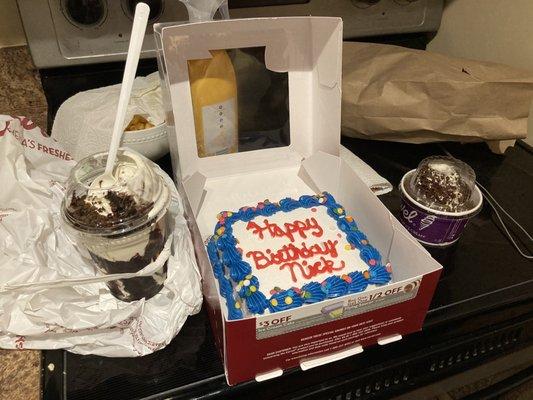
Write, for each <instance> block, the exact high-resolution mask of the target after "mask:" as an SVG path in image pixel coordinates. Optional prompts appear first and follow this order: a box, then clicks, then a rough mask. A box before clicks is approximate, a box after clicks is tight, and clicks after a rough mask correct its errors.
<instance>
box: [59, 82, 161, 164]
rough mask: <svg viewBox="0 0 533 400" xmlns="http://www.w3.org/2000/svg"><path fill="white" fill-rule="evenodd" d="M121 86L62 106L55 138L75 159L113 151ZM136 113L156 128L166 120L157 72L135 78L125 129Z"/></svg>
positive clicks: (79, 95)
mask: <svg viewBox="0 0 533 400" xmlns="http://www.w3.org/2000/svg"><path fill="white" fill-rule="evenodd" d="M120 86H121V84H118V85H113V86H106V87H102V88H98V89H92V90H88V91H85V92H80V93H77V94H75V95H74V96H72V97H71V98H69V99H67V100H66V101H65V102H64V103H63V104H61V106H60V107H59V110H58V111H57V114H56V117H55V120H54V125H53V127H52V138H53V139H55V140H57V141H58V142H59V143H61V146H62V147H63V149H65V150H66V151H68V152H69V153H70V155H71V156H72V157H73V158H74V159H76V160H80V159H82V158H83V157H85V156H87V155H89V154H94V153H98V152H101V151H106V150H107V149H108V148H109V143H110V141H111V132H112V131H113V124H114V122H115V113H116V110H117V104H118V98H119V94H120ZM135 114H139V115H142V116H144V117H145V118H146V119H147V120H148V121H150V122H151V123H152V124H154V125H159V124H162V123H163V122H164V121H165V114H164V111H163V103H162V99H161V86H160V80H159V75H158V73H157V72H154V73H152V74H150V75H148V76H146V77H142V76H141V77H138V78H135V81H134V83H133V89H132V94H131V99H130V103H129V105H128V111H127V113H126V119H125V125H124V128H126V126H127V125H128V123H129V122H130V121H131V119H132V118H133V116H134V115H135Z"/></svg>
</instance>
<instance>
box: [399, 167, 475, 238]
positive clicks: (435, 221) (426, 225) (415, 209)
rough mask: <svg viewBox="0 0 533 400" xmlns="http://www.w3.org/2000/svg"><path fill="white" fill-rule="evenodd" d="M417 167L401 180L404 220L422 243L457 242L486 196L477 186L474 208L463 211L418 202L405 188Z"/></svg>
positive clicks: (402, 221)
mask: <svg viewBox="0 0 533 400" xmlns="http://www.w3.org/2000/svg"><path fill="white" fill-rule="evenodd" d="M415 172H416V170H415V169H413V170H411V171H409V172H408V173H406V174H405V175H404V176H403V178H402V181H401V182H400V187H399V189H400V201H401V205H400V212H401V215H400V222H401V223H402V225H403V226H404V227H405V228H406V229H407V230H408V231H409V233H410V234H411V235H413V236H414V237H415V238H416V239H417V240H418V241H419V242H420V243H422V244H423V245H426V246H434V247H445V246H449V245H451V244H453V243H455V242H456V241H457V240H458V239H459V237H460V236H461V234H462V233H463V230H464V229H465V226H466V224H467V223H468V221H469V220H470V218H472V217H474V216H475V215H476V214H477V213H478V212H479V211H480V210H481V206H482V204H483V196H482V194H481V191H480V190H479V188H478V187H477V186H474V193H472V204H473V206H472V208H471V209H469V210H466V211H461V212H446V211H438V210H432V209H431V208H429V207H426V206H424V205H422V204H420V203H419V202H418V201H416V200H415V199H414V198H413V197H411V196H410V195H409V193H408V192H407V190H405V185H407V183H408V182H409V180H410V179H411V177H412V175H413V174H414V173H415Z"/></svg>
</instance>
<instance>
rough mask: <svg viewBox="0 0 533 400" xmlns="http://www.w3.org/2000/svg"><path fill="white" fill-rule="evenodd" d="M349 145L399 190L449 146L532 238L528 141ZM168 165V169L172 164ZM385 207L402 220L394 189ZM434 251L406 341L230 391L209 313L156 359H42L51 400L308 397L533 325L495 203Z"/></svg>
mask: <svg viewBox="0 0 533 400" xmlns="http://www.w3.org/2000/svg"><path fill="white" fill-rule="evenodd" d="M343 143H344V145H345V146H346V147H348V148H349V149H351V150H352V151H354V152H355V153H356V154H358V155H359V156H360V157H361V158H363V159H364V160H365V161H367V162H368V163H369V164H370V165H371V166H372V167H374V168H375V169H376V171H377V172H378V173H380V174H381V175H383V176H384V177H386V178H387V179H389V181H390V182H391V183H393V184H394V185H397V184H398V182H399V181H400V178H401V176H402V175H403V174H404V173H405V172H406V171H408V170H410V169H412V168H415V167H416V165H417V164H418V162H419V161H420V160H421V159H423V158H424V157H426V156H429V155H434V154H443V150H442V149H443V146H444V147H445V148H446V149H447V150H448V151H450V152H451V153H452V154H453V155H454V156H456V157H458V158H460V159H462V160H464V161H466V162H467V163H469V164H470V165H471V166H472V167H473V168H474V170H475V171H476V174H477V176H478V181H479V182H480V183H482V184H483V185H484V186H485V187H486V188H487V189H489V191H490V192H491V193H492V194H493V196H494V197H495V198H496V199H498V201H499V202H500V203H501V204H502V206H503V207H504V208H505V209H506V210H507V211H508V212H509V213H510V214H511V215H513V216H514V217H515V218H516V219H518V220H519V221H520V222H521V224H522V225H523V226H524V228H525V229H526V230H528V231H529V232H531V231H532V230H533V213H532V212H531V204H533V187H532V185H531V183H532V182H533V179H532V175H533V157H532V154H531V148H530V147H528V146H527V145H525V144H523V143H521V144H517V146H515V147H514V148H510V149H508V150H507V152H506V154H505V155H504V156H500V155H495V154H492V153H491V152H490V151H489V150H488V149H487V147H486V146H485V145H484V144H469V145H459V144H453V143H445V144H443V145H437V144H429V145H409V144H398V143H387V142H370V141H364V140H356V139H348V138H344V139H343ZM161 165H162V166H163V167H164V168H167V169H168V168H169V165H170V163H169V160H168V158H165V159H163V160H161ZM380 199H381V200H382V201H383V202H384V204H385V205H386V206H387V207H388V208H389V209H390V210H391V212H392V213H394V214H395V215H398V214H399V201H398V193H397V190H396V189H395V190H394V191H393V192H392V193H389V194H387V195H384V196H380ZM431 252H432V254H433V255H434V257H436V258H437V259H438V260H439V261H440V262H441V263H442V264H443V266H444V273H443V276H442V278H441V281H440V282H439V285H438V287H437V290H436V293H435V296H434V298H433V301H432V304H431V307H430V311H429V313H428V315H427V318H426V321H425V324H424V329H423V331H422V332H420V333H416V334H413V335H410V336H408V337H406V338H404V339H403V340H402V341H400V342H398V343H394V344H391V345H388V346H386V347H383V348H381V347H380V348H377V347H373V348H370V349H368V350H366V349H365V352H364V353H362V354H360V355H357V356H354V357H350V358H348V359H345V360H341V361H339V362H336V363H334V364H330V365H326V366H323V367H319V368H315V369H312V370H309V371H306V372H302V371H299V370H297V369H294V370H291V371H288V372H287V373H285V374H284V375H283V376H282V377H281V378H278V379H276V380H275V381H271V382H265V383H261V384H259V383H256V382H249V383H245V384H241V385H237V386H236V387H231V388H230V387H228V386H227V384H226V382H225V378H224V370H223V366H222V362H221V359H220V357H219V353H218V351H217V349H216V348H215V345H214V342H213V337H212V334H211V330H210V327H209V323H208V321H207V317H206V314H205V312H204V310H202V311H201V312H200V313H199V314H198V315H195V316H192V317H190V318H189V319H188V320H187V322H186V324H185V326H184V327H183V329H182V330H181V332H180V333H179V334H178V335H177V337H176V338H175V339H174V340H173V341H172V343H171V344H170V345H169V346H167V347H166V348H165V349H163V350H161V351H158V352H157V353H155V354H151V355H149V356H145V357H141V358H134V359H126V358H121V359H120V358H114V359H113V358H104V357H96V356H79V355H75V354H71V353H67V352H63V351H46V352H44V364H43V366H44V374H43V379H44V381H43V388H44V398H45V399H56V398H62V399H68V400H73V399H85V398H90V399H110V398H112V399H115V400H119V399H137V398H150V399H155V398H161V399H163V398H179V399H182V398H183V399H189V398H202V399H211V398H213V399H214V398H237V397H239V398H252V396H253V398H255V399H260V398H274V397H276V398H296V397H298V396H300V397H299V398H302V397H303V396H304V395H305V396H307V395H308V394H309V393H315V394H316V393H319V392H321V391H324V390H326V391H327V390H328V388H331V387H333V386H335V385H339V384H341V383H342V382H343V380H344V379H348V378H347V377H353V376H361V377H363V376H370V374H373V375H376V374H379V372H380V371H381V369H383V370H384V369H385V367H387V368H388V367H390V366H391V365H393V364H394V365H396V366H397V368H401V365H403V364H405V363H406V362H407V360H408V359H413V357H416V355H417V354H421V353H424V356H426V357H427V354H429V353H431V352H432V351H436V349H437V348H438V347H439V346H444V345H446V344H447V343H450V341H453V340H454V338H456V337H459V336H460V335H463V336H464V335H466V334H467V333H468V334H470V332H473V331H476V332H478V331H480V330H483V329H485V330H489V331H491V332H496V331H497V330H498V329H499V328H498V327H499V326H500V325H501V324H502V323H504V322H505V323H508V324H509V323H513V321H515V320H516V321H517V323H518V322H520V321H524V318H531V315H530V314H531V310H532V304H533V263H531V262H530V261H527V260H526V259H524V258H522V257H521V256H520V255H519V254H518V253H517V252H516V251H515V249H514V248H513V247H512V246H511V244H510V242H509V241H508V240H507V239H506V237H505V236H504V235H503V233H502V229H501V227H500V226H499V225H498V224H497V223H495V219H494V216H493V212H492V210H491V209H490V208H489V206H488V205H487V203H485V204H484V206H483V210H482V211H481V213H479V214H478V215H477V216H476V217H475V218H473V220H471V222H470V223H469V225H468V226H467V227H466V230H465V232H464V234H463V236H462V237H461V239H460V240H459V242H458V243H457V244H456V245H454V246H453V247H451V248H448V249H445V250H436V251H433V250H432V251H431ZM461 340H465V339H464V338H463V339H461ZM467 354H469V353H467ZM49 363H54V364H55V369H54V371H53V372H50V371H49V370H48V369H47V368H46V367H47V365H48V364H49ZM431 368H433V367H431ZM398 371H400V369H398ZM402 374H403V375H402ZM402 376H403V379H404V380H407V379H408V378H407V372H402V373H399V375H398V381H401V380H402ZM391 379H392V378H391ZM395 379H396V378H395ZM409 379H411V378H409ZM385 382H387V380H385ZM421 383H423V382H418V383H417V384H421ZM376 385H377V383H376ZM367 389H368V386H367ZM402 390H405V388H404V389H402ZM367 393H368V392H367ZM317 396H319V395H317ZM350 396H351V395H350ZM318 398H322V397H321V396H319V397H318ZM346 398H347V397H346ZM354 398H355V397H354Z"/></svg>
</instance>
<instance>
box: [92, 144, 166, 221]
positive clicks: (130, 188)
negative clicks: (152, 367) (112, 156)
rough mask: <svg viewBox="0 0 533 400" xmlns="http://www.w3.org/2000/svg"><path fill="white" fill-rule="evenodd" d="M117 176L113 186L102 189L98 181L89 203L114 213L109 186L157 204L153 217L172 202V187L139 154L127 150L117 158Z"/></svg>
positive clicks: (93, 185)
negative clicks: (109, 198)
mask: <svg viewBox="0 0 533 400" xmlns="http://www.w3.org/2000/svg"><path fill="white" fill-rule="evenodd" d="M113 177H114V178H115V179H116V183H115V184H114V185H113V188H106V187H101V188H99V187H98V182H97V181H95V182H94V183H93V184H92V185H91V189H90V190H89V192H88V194H87V199H86V200H85V201H86V202H87V203H89V204H91V205H93V206H95V207H96V208H99V209H101V211H99V212H100V214H102V215H108V214H110V213H111V206H110V204H109V201H108V200H107V199H106V198H105V196H106V194H107V192H108V190H109V189H111V190H113V191H115V192H119V193H128V194H131V195H133V197H134V198H135V199H136V200H137V201H139V202H144V203H153V207H152V209H151V210H150V213H149V218H151V217H153V216H154V215H157V214H158V213H159V212H160V211H161V209H162V208H163V207H164V206H165V204H166V203H167V202H168V199H169V196H170V190H169V188H168V187H167V185H166V184H165V182H164V181H163V178H162V177H161V176H160V175H159V174H157V173H156V172H155V171H154V169H153V168H152V166H151V165H149V164H148V163H147V162H146V161H145V160H144V159H143V158H142V157H140V156H139V155H138V154H135V153H133V152H131V151H128V150H125V151H124V152H123V154H122V155H121V156H120V157H119V158H117V162H116V164H115V167H114V169H113Z"/></svg>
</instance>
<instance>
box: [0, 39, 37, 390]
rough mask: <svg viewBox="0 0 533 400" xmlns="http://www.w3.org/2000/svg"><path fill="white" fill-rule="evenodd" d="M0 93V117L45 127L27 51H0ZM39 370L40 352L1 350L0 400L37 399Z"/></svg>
mask: <svg viewBox="0 0 533 400" xmlns="http://www.w3.org/2000/svg"><path fill="white" fill-rule="evenodd" d="M0 89H1V93H2V94H1V95H0V114H8V115H21V116H26V117H28V118H30V119H32V120H33V121H34V122H35V123H36V124H37V125H38V126H40V127H42V128H45V127H46V112H47V105H46V99H45V97H44V93H43V90H42V86H41V80H40V78H39V74H38V73H37V70H36V69H35V67H34V65H33V63H32V60H31V56H30V53H29V51H28V48H27V47H7V48H2V49H0ZM40 369H41V352H40V351H34V350H1V349H0V400H36V399H39V398H40V389H41V388H40V386H41V380H40Z"/></svg>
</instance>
